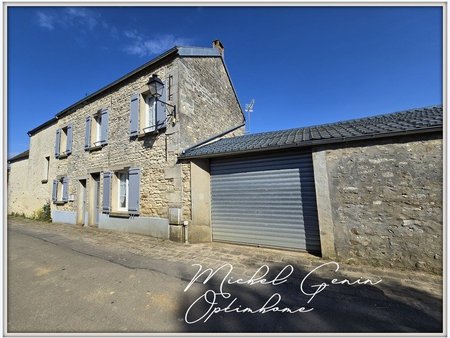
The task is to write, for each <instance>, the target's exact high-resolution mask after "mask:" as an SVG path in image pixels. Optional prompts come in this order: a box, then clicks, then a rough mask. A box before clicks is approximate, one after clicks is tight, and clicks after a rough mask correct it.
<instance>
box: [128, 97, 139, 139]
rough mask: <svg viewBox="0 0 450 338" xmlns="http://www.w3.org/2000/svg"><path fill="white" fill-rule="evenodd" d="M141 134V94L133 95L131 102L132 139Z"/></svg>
mask: <svg viewBox="0 0 450 338" xmlns="http://www.w3.org/2000/svg"><path fill="white" fill-rule="evenodd" d="M138 132H139V94H133V95H132V96H131V102H130V137H133V136H137V135H138Z"/></svg>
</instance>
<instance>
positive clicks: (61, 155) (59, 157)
mask: <svg viewBox="0 0 450 338" xmlns="http://www.w3.org/2000/svg"><path fill="white" fill-rule="evenodd" d="M69 155H70V154H66V153H64V154H59V156H58V157H57V158H58V160H61V159H63V158H66V157H68V156H69Z"/></svg>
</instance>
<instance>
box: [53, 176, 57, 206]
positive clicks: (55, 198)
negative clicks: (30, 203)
mask: <svg viewBox="0 0 450 338" xmlns="http://www.w3.org/2000/svg"><path fill="white" fill-rule="evenodd" d="M57 196H58V180H53V188H52V201H53V202H56V201H57V198H58V197H57Z"/></svg>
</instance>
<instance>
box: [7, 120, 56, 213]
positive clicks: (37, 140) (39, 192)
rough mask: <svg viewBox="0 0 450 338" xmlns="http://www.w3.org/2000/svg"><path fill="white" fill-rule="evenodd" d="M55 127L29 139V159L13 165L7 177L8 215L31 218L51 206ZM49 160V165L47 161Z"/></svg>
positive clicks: (46, 128) (43, 130) (48, 128)
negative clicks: (16, 214) (45, 206)
mask: <svg viewBox="0 0 450 338" xmlns="http://www.w3.org/2000/svg"><path fill="white" fill-rule="evenodd" d="M54 135H55V124H53V125H49V126H47V127H45V128H43V129H42V130H41V131H40V132H39V133H36V134H34V135H32V136H31V137H30V149H32V151H30V153H29V158H28V159H23V160H19V161H16V162H13V163H11V171H10V172H9V176H8V213H9V214H10V213H13V212H15V213H20V214H22V213H23V214H25V216H27V217H32V216H33V215H34V214H36V213H37V212H38V211H39V210H41V209H42V207H43V206H44V205H45V204H46V203H48V202H51V191H52V182H53V178H54V177H55V155H54V144H53V143H52V140H54V137H55V136H54ZM46 157H48V158H49V160H50V161H49V163H48V162H47V160H46Z"/></svg>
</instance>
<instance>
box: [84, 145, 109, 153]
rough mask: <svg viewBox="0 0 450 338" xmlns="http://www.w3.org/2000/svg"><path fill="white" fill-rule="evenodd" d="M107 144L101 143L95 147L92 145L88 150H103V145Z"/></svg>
mask: <svg viewBox="0 0 450 338" xmlns="http://www.w3.org/2000/svg"><path fill="white" fill-rule="evenodd" d="M105 145H106V144H101V145H99V146H93V147H90V148H88V149H86V150H87V151H89V152H92V151H97V150H101V149H102V148H103V146H105Z"/></svg>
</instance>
